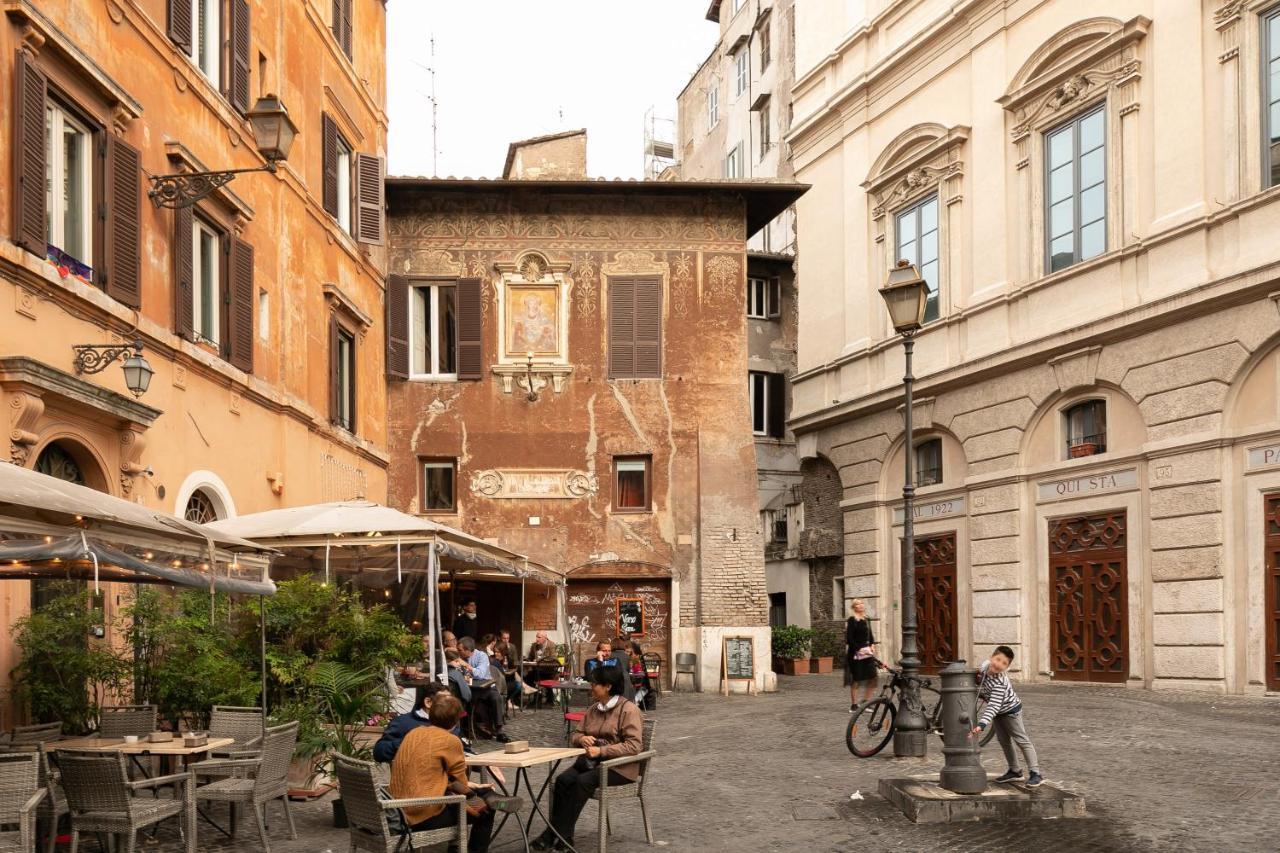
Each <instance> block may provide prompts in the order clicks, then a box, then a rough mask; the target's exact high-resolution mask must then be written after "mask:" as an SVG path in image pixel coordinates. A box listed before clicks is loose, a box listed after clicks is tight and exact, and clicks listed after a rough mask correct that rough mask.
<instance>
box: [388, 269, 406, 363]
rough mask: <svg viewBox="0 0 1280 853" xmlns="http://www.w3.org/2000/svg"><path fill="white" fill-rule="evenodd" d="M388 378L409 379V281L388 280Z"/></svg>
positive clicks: (398, 276)
mask: <svg viewBox="0 0 1280 853" xmlns="http://www.w3.org/2000/svg"><path fill="white" fill-rule="evenodd" d="M387 376H389V377H391V378H392V379H408V378H409V280H408V279H407V278H405V277H404V276H402V275H393V276H391V277H390V278H388V279H387Z"/></svg>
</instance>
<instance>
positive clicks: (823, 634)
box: [812, 628, 844, 658]
mask: <svg viewBox="0 0 1280 853" xmlns="http://www.w3.org/2000/svg"><path fill="white" fill-rule="evenodd" d="M812 648H813V651H812V654H813V656H814V657H816V658H840V657H842V656H843V655H844V638H843V637H841V636H840V634H839V633H837V632H836V631H835V630H834V629H832V628H817V629H815V630H814V632H813V646H812Z"/></svg>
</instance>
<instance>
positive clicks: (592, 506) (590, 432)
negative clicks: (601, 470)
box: [585, 392, 600, 520]
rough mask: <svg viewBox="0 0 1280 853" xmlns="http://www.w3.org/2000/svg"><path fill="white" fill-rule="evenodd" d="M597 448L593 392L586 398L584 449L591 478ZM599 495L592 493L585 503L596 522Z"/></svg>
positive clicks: (597, 492)
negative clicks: (585, 439) (585, 438)
mask: <svg viewBox="0 0 1280 853" xmlns="http://www.w3.org/2000/svg"><path fill="white" fill-rule="evenodd" d="M599 447H600V437H599V436H598V435H597V434H596V395H595V393H594V392H593V393H592V394H591V396H590V397H588V398H587V444H586V448H585V452H586V456H587V459H586V466H587V473H588V474H590V475H591V476H593V477H594V476H595V475H596V451H597V450H598V449H599ZM599 494H600V492H599V491H595V492H592V493H591V494H590V495H588V496H587V501H586V503H587V512H589V513H591V517H592V518H595V519H597V520H599V519H600V513H599V511H598V510H597V509H596V497H597V496H598V495H599Z"/></svg>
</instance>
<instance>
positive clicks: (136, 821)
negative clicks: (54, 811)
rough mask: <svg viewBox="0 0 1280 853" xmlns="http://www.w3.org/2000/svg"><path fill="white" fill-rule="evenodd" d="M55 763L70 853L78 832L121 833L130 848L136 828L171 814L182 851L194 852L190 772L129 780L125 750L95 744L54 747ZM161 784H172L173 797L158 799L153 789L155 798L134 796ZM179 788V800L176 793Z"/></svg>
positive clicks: (77, 843)
mask: <svg viewBox="0 0 1280 853" xmlns="http://www.w3.org/2000/svg"><path fill="white" fill-rule="evenodd" d="M58 768H59V770H60V771H61V772H62V789H63V791H64V792H66V796H67V806H68V807H69V808H70V810H71V853H76V851H77V850H78V849H79V847H80V833H82V832H93V833H104V834H108V835H124V836H126V838H127V839H128V843H127V846H126V847H125V850H126V851H127V853H133V851H134V850H135V849H136V847H137V843H138V830H139V829H144V828H145V827H148V826H153V825H154V824H157V823H159V822H160V821H162V820H168V819H169V818H171V817H178V818H181V822H180V823H179V824H178V828H179V832H181V833H182V836H183V838H185V839H186V848H187V853H196V807H195V801H194V800H193V799H192V797H191V794H192V790H191V789H192V779H191V774H189V773H174V774H171V775H169V776H157V777H156V778H154V779H141V780H139V781H137V782H130V781H129V774H128V772H127V770H126V765H125V759H124V755H123V754H122V753H120V752H116V751H108V752H104V751H102V750H100V749H62V750H59V751H58ZM166 785H171V786H173V788H174V794H175V796H174V798H173V799H161V798H160V796H159V791H158V790H156V791H155V793H156V796H154V797H139V796H136V792H138V791H141V790H145V789H153V790H154V789H158V788H161V787H163V786H166ZM179 789H181V791H182V797H181V799H179V798H178V797H177V796H176V795H177V792H178V790H179Z"/></svg>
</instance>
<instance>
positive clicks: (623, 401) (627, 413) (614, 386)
mask: <svg viewBox="0 0 1280 853" xmlns="http://www.w3.org/2000/svg"><path fill="white" fill-rule="evenodd" d="M609 390H610V391H612V392H613V396H614V397H615V398H616V399H617V401H618V407H619V408H621V409H622V414H623V416H624V417H625V418H626V419H627V423H629V424H631V429H632V430H633V431H634V432H635V434H636V438H638V439H640V441H642V442H643V443H644V444H646V445H648V444H649V437H648V436H647V435H645V434H644V430H642V429H641V428H640V422H639V421H637V420H636V415H635V412H633V411H631V403H630V402H629V401H628V400H627V398H626V397H624V396H622V392H621V391H620V390H618V383H616V382H610V383H609Z"/></svg>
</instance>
